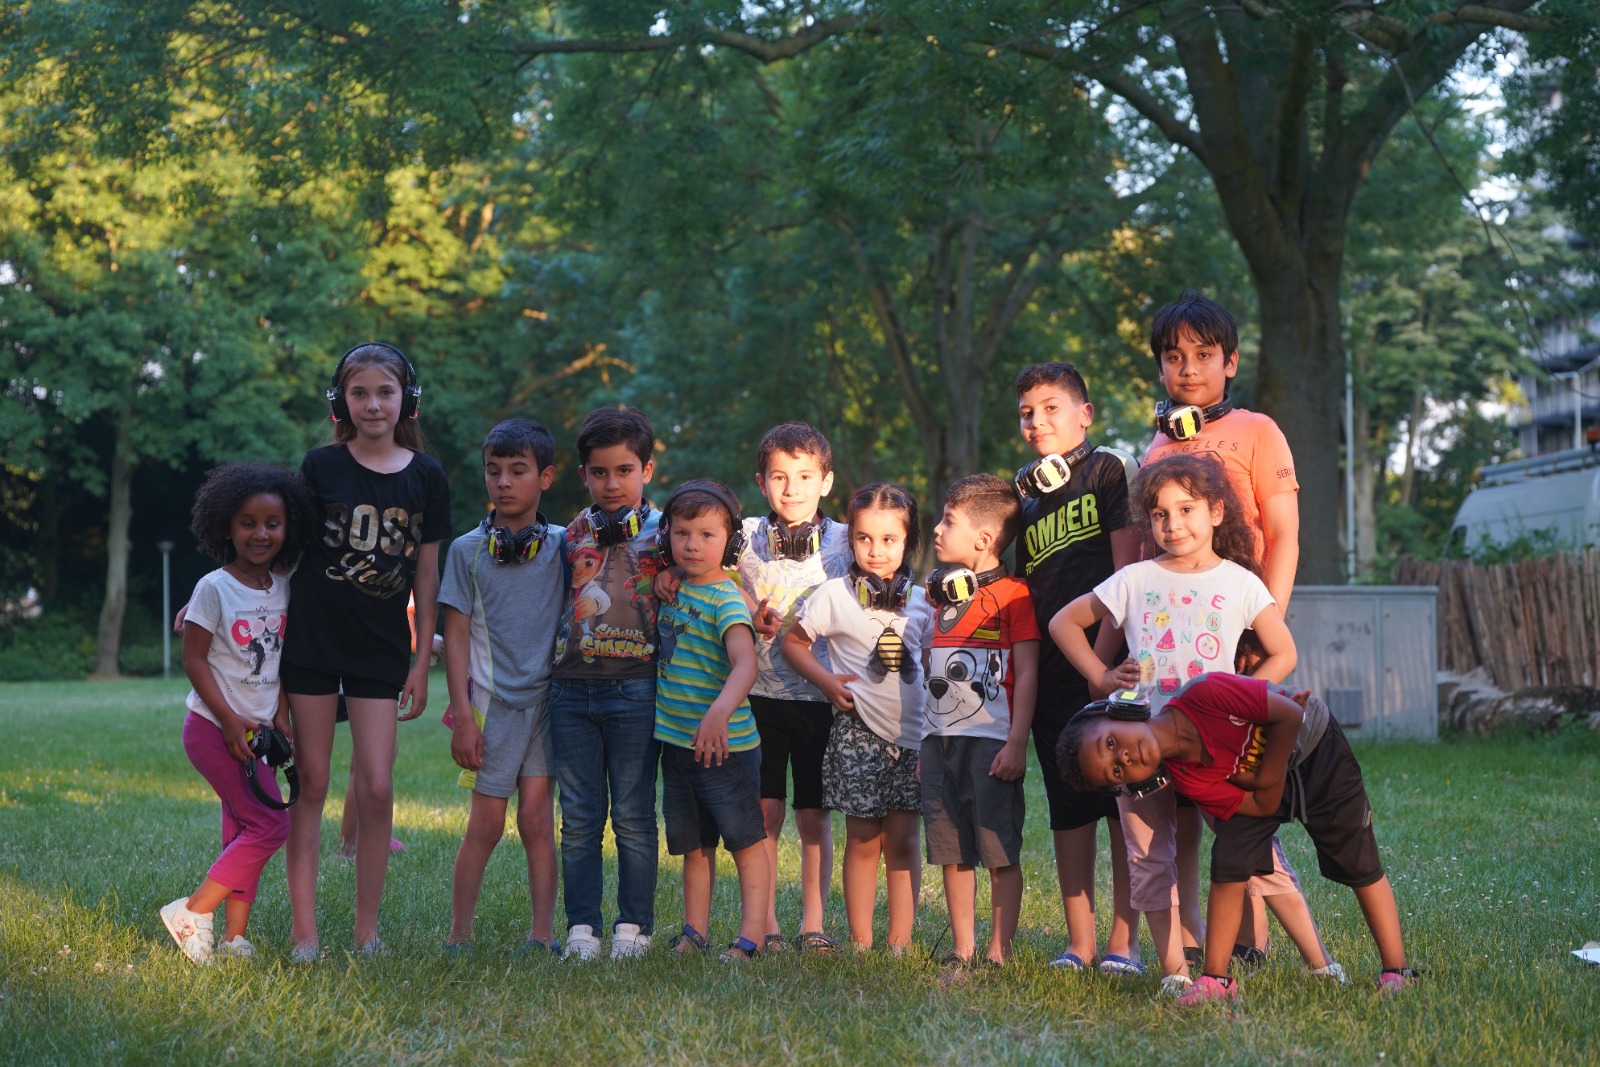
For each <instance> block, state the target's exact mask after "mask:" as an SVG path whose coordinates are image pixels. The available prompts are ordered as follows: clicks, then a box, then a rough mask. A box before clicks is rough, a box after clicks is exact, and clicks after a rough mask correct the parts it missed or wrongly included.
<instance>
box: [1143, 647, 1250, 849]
mask: <svg viewBox="0 0 1600 1067" xmlns="http://www.w3.org/2000/svg"><path fill="white" fill-rule="evenodd" d="M1166 710H1168V711H1176V712H1181V713H1182V714H1183V716H1184V718H1186V719H1188V720H1189V721H1190V722H1191V723H1193V724H1194V728H1195V729H1196V730H1197V731H1199V733H1200V743H1201V744H1202V745H1204V746H1205V750H1206V754H1207V755H1209V756H1210V757H1211V762H1210V763H1201V762H1198V761H1195V760H1174V759H1169V760H1167V761H1165V762H1166V765H1167V772H1168V773H1169V774H1171V775H1172V783H1173V784H1174V785H1175V786H1177V787H1178V791H1179V792H1180V793H1182V794H1183V795H1184V796H1186V797H1188V798H1189V799H1190V800H1192V801H1194V802H1195V804H1196V806H1198V807H1199V808H1200V809H1201V810H1202V811H1206V812H1209V813H1211V814H1212V815H1215V816H1216V817H1217V818H1219V819H1227V818H1231V817H1232V815H1233V813H1234V812H1236V811H1238V810H1239V805H1240V804H1241V803H1243V801H1244V790H1243V789H1240V788H1239V787H1238V786H1236V785H1234V784H1232V783H1231V782H1229V781H1228V779H1229V778H1230V777H1232V776H1233V775H1235V774H1238V773H1240V772H1248V771H1253V770H1255V769H1256V768H1257V767H1259V766H1261V757H1262V756H1263V755H1264V754H1265V753H1266V736H1267V735H1266V722H1267V683H1266V680H1265V679H1261V678H1244V677H1241V676H1239V675H1237V674H1203V675H1201V676H1200V677H1198V678H1196V679H1195V680H1194V681H1192V682H1190V683H1189V684H1188V685H1186V686H1184V687H1183V688H1182V689H1180V690H1178V695H1177V696H1175V697H1173V698H1172V699H1171V700H1170V701H1168V702H1167V708H1166Z"/></svg>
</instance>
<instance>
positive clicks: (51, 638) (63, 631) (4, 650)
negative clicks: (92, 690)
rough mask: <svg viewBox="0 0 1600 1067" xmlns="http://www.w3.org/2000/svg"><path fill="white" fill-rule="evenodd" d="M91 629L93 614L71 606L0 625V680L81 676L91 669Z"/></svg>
mask: <svg viewBox="0 0 1600 1067" xmlns="http://www.w3.org/2000/svg"><path fill="white" fill-rule="evenodd" d="M94 633H95V616H94V615H93V614H91V613H86V612H85V611H83V610H82V609H77V610H75V609H72V608H56V609H53V610H50V611H46V612H44V613H42V614H41V615H40V616H39V617H38V618H36V619H19V620H17V621H16V622H14V623H12V624H11V625H9V626H5V627H0V682H48V681H66V680H71V679H78V678H82V677H83V676H84V675H86V674H88V673H89V672H90V671H92V670H94ZM159 669H160V667H159V663H158V666H157V670H159Z"/></svg>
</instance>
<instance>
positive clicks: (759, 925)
mask: <svg viewBox="0 0 1600 1067" xmlns="http://www.w3.org/2000/svg"><path fill="white" fill-rule="evenodd" d="M733 864H734V866H735V867H737V868H738V869H739V936H740V937H743V938H746V939H748V940H750V941H752V942H754V943H755V944H757V945H759V944H761V938H762V937H763V935H765V933H766V926H767V901H768V900H770V899H771V897H772V867H771V866H770V865H769V864H768V861H767V848H766V844H765V843H764V842H761V841H758V842H756V843H755V844H753V845H751V846H749V847H748V848H741V849H740V850H739V851H738V852H735V853H734V854H733ZM709 903H710V902H709V901H708V902H707V904H708V906H709ZM708 921H709V920H708Z"/></svg>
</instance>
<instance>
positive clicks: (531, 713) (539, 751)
mask: <svg viewBox="0 0 1600 1067" xmlns="http://www.w3.org/2000/svg"><path fill="white" fill-rule="evenodd" d="M554 463H555V441H554V440H553V439H552V438H551V436H550V431H548V430H546V429H545V428H544V427H543V426H541V425H539V424H538V423H536V422H533V421H531V420H529V419H507V420H505V421H504V422H501V423H499V424H498V425H496V426H495V427H494V428H493V429H492V430H490V431H489V434H488V436H487V437H485V438H484V441H483V480H484V485H485V487H486V488H487V489H488V491H489V499H490V500H491V501H493V504H494V510H493V511H491V512H490V513H489V517H488V518H486V519H484V520H483V522H482V523H480V524H479V525H478V526H477V527H476V528H475V529H474V530H472V531H471V532H470V533H467V534H464V535H462V536H461V537H458V538H456V540H455V541H454V542H452V543H451V545H450V551H449V554H448V555H447V556H446V559H445V571H444V582H443V584H442V585H441V586H440V589H439V606H440V608H441V615H442V618H443V622H444V634H445V645H444V664H445V678H446V681H447V682H448V684H449V687H450V706H451V707H452V708H453V709H455V711H454V715H453V723H452V725H451V738H450V755H451V756H452V757H453V758H454V759H455V761H456V763H458V764H459V765H460V766H461V768H462V771H461V784H462V785H463V786H466V787H467V788H469V789H471V790H472V809H471V813H470V814H469V816H468V818H467V832H466V836H465V837H463V838H462V841H461V849H460V851H459V852H457V853H456V864H455V877H454V880H453V882H452V885H453V892H452V893H451V901H450V936H449V938H448V939H447V940H446V942H445V944H446V945H447V946H448V947H450V948H451V950H452V951H464V950H465V948H468V947H470V946H471V944H472V920H473V913H474V912H475V911H476V909H477V906H478V894H479V892H480V891H481V890H482V888H483V873H484V869H485V868H486V867H487V866H488V863H489V856H490V855H491V854H492V853H493V852H494V848H495V845H497V844H498V843H499V841H500V835H501V833H502V832H503V830H504V828H505V821H506V802H507V800H508V799H509V798H510V797H511V795H512V794H513V793H515V794H517V830H518V833H519V834H520V835H521V837H522V846H523V848H524V849H525V850H526V851H527V854H528V894H529V896H530V898H531V899H532V904H533V920H532V923H531V925H530V926H529V930H528V940H527V947H533V946H535V945H538V946H541V947H542V948H551V949H554V948H555V941H554V931H553V929H552V927H553V925H554V921H555V901H556V851H555V824H554V804H553V800H554V794H555V789H554V781H555V779H554V774H555V757H554V755H553V753H552V750H551V739H550V718H549V713H548V709H547V706H546V705H547V701H548V697H549V692H550V672H551V665H552V660H553V655H554V650H555V639H556V623H557V620H558V619H559V618H560V615H561V604H562V596H563V595H564V592H565V589H566V581H565V574H564V568H563V566H562V558H561V557H562V551H561V550H562V536H563V532H562V530H561V528H560V527H559V526H556V527H552V526H549V525H548V524H546V522H545V521H544V516H543V515H541V514H540V513H539V498H540V496H541V495H542V494H543V493H544V491H545V490H546V489H548V488H550V483H551V482H552V481H553V480H554V479H555V465H554Z"/></svg>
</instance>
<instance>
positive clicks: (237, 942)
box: [217, 934, 256, 960]
mask: <svg viewBox="0 0 1600 1067" xmlns="http://www.w3.org/2000/svg"><path fill="white" fill-rule="evenodd" d="M217 955H218V956H226V957H228V958H229V959H235V960H253V959H255V958H256V947H255V946H254V945H252V944H251V943H250V942H248V941H246V940H245V939H244V935H243V934H234V935H233V936H232V937H230V938H228V939H227V940H226V941H220V942H218V943H217Z"/></svg>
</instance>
